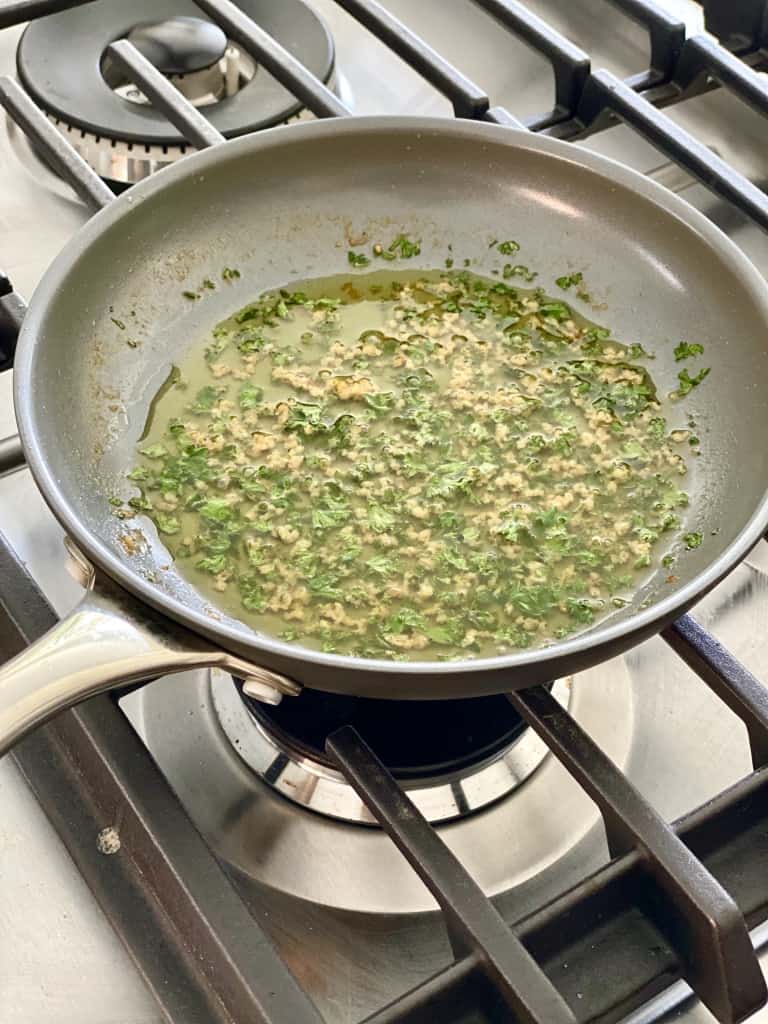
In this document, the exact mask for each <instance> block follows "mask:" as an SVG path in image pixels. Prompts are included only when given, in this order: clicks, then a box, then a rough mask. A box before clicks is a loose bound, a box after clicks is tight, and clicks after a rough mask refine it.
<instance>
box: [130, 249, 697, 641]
mask: <svg viewBox="0 0 768 1024" xmlns="http://www.w3.org/2000/svg"><path fill="white" fill-rule="evenodd" d="M494 246H495V249H496V251H498V252H500V253H502V254H504V255H511V254H512V253H514V252H516V251H517V248H518V247H517V243H516V242H512V241H507V242H498V241H496V240H494ZM419 251H420V242H418V241H415V240H412V239H410V238H408V236H406V235H397V236H396V237H395V238H394V239H393V240H392V242H391V243H390V244H389V245H388V246H386V248H385V247H384V246H383V245H380V244H377V245H374V246H372V248H371V249H370V250H368V251H366V252H361V251H359V250H349V254H348V257H347V258H348V261H349V266H350V267H354V268H355V269H360V270H364V269H365V268H366V267H368V266H369V265H371V266H373V265H375V266H377V267H378V268H380V269H378V270H377V271H376V272H375V273H373V274H372V273H370V272H369V273H359V274H357V273H356V274H354V275H352V274H350V273H349V272H348V273H347V275H346V276H345V277H343V278H337V279H332V280H328V281H326V282H319V281H309V282H307V283H306V284H304V285H302V286H298V287H295V288H291V287H287V288H282V289H278V290H275V291H272V292H268V293H265V294H263V295H261V296H259V297H257V298H256V299H255V301H253V302H251V303H249V304H248V305H247V306H244V307H243V308H242V309H240V310H237V311H236V312H235V313H233V315H232V316H230V317H228V318H227V319H226V320H224V321H222V322H221V323H220V324H218V325H217V326H216V327H215V328H214V329H213V331H212V332H211V334H210V336H209V337H207V338H205V339H201V344H200V347H199V349H198V350H196V351H194V352H193V353H192V355H191V356H190V358H189V360H188V361H187V362H186V363H185V364H184V366H183V367H182V369H181V370H179V369H178V368H176V369H174V371H173V372H172V374H171V375H169V377H168V379H167V380H166V382H165V384H164V386H163V389H162V391H161V393H159V394H158V396H157V398H156V400H155V402H154V403H153V418H152V421H151V424H150V429H149V431H148V433H147V437H146V440H145V441H143V442H142V444H141V445H140V447H139V451H138V453H137V460H136V463H135V465H134V466H133V467H132V468H131V469H130V472H129V473H128V478H129V481H130V484H128V483H126V487H129V488H130V490H132V491H133V494H132V496H131V497H130V498H128V499H127V500H123V499H121V498H118V497H115V498H113V499H111V501H110V505H111V511H112V514H113V515H115V516H116V517H118V518H121V519H122V518H128V517H131V516H140V515H147V516H149V517H150V518H151V519H152V521H153V522H154V523H155V525H156V527H157V530H158V532H159V535H160V537H161V539H162V542H163V543H164V544H165V545H166V547H167V548H168V550H169V552H170V554H171V555H172V557H173V558H174V559H175V561H176V563H177V565H178V568H179V570H180V571H181V572H183V573H187V574H188V575H189V577H190V579H191V581H192V582H193V583H194V585H195V586H197V587H198V588H199V589H200V590H201V591H202V592H203V593H204V595H205V596H206V598H207V599H208V600H209V601H211V603H212V604H213V605H216V606H219V607H220V608H221V609H222V611H224V612H227V613H229V614H231V615H234V616H235V617H240V618H242V619H243V620H244V621H246V622H247V623H249V624H251V625H253V626H254V628H256V629H258V630H260V631H264V632H266V633H267V634H270V635H276V636H283V637H285V638H289V639H290V641H291V642H294V643H297V644H302V645H306V646H309V647H312V648H316V649H321V650H324V651H332V652H336V653H340V654H351V655H355V656H358V657H374V658H384V659H387V660H390V661H394V660H402V659H419V660H432V659H438V660H445V659H452V658H461V659H463V658H472V657H479V656H488V655H496V654H503V653H506V652H509V651H514V650H520V649H523V648H526V647H532V646H540V645H546V644H550V643H552V642H555V641H558V640H561V639H563V638H565V637H568V636H571V635H573V634H574V633H577V632H579V631H583V630H586V629H589V628H591V627H592V626H594V625H595V624H596V623H598V622H599V621H600V620H601V619H602V618H604V617H605V616H606V615H611V614H618V613H619V612H620V610H621V609H622V608H624V607H626V605H627V603H628V602H629V601H630V599H631V595H632V594H633V592H634V591H635V590H636V589H637V588H638V587H639V586H640V584H641V583H642V582H643V581H644V579H645V578H646V577H647V576H648V574H649V573H650V572H652V571H653V570H654V569H656V570H660V569H662V568H664V569H668V568H669V566H670V565H671V564H672V561H670V559H673V555H671V554H664V552H669V551H670V548H672V550H675V547H676V546H677V547H680V548H682V547H688V548H691V547H696V546H698V544H700V543H701V535H700V534H691V533H684V530H685V529H686V526H685V525H684V519H685V516H686V511H685V510H686V506H687V504H688V496H687V494H686V492H685V490H682V489H681V487H682V485H683V484H684V480H683V477H684V476H685V474H686V472H687V463H686V458H687V459H689V460H690V462H691V463H692V464H693V463H694V462H695V455H696V452H697V451H698V449H697V448H695V449H694V450H692V449H691V443H693V442H694V441H696V438H695V436H694V435H693V434H692V431H691V430H690V429H688V430H682V429H681V427H680V424H679V417H680V413H679V412H678V413H677V414H676V410H675V407H674V406H667V404H666V402H665V401H663V400H662V398H661V397H660V396H659V395H658V393H657V390H656V387H655V385H654V381H653V379H652V378H651V376H650V374H649V372H648V370H647V369H646V368H645V366H644V365H643V364H642V363H640V362H638V360H645V359H647V358H649V357H648V355H647V353H646V352H645V350H644V349H643V348H642V347H641V346H640V345H638V344H636V343H635V344H623V343H622V342H621V341H619V340H618V339H615V338H613V337H612V336H611V334H610V332H609V331H608V330H606V329H604V328H602V327H598V326H597V325H595V324H591V323H589V322H588V321H586V320H585V319H584V318H583V317H581V316H580V314H578V313H577V312H576V311H575V310H574V309H573V308H572V307H571V306H570V305H569V303H568V302H564V301H563V300H562V298H555V297H552V296H548V295H547V294H545V293H544V292H543V291H542V290H541V289H534V288H532V287H530V283H531V281H532V280H533V278H534V277H535V272H534V271H532V270H529V269H528V268H527V267H525V266H522V265H513V264H512V263H511V262H510V263H507V264H504V267H503V269H502V271H501V274H500V275H498V276H496V277H491V278H489V279H485V278H481V277H478V276H477V275H475V274H473V273H471V272H470V271H469V270H467V269H463V270H454V269H453V268H452V267H446V269H445V270H443V271H431V272H428V273H426V272H420V271H418V270H412V269H409V268H407V267H402V266H398V268H397V273H393V272H392V271H393V270H394V269H395V268H394V266H391V264H393V263H394V261H395V260H398V261H399V260H407V259H409V258H411V257H413V256H416V255H418V253H419ZM369 252H370V256H369ZM377 258H378V261H377ZM453 259H454V257H453V256H450V257H449V260H453ZM459 261H460V257H458V258H457V260H456V262H457V263H459ZM467 262H469V261H467ZM238 276H239V272H236V271H234V270H233V271H231V273H229V274H227V273H226V270H225V271H223V272H222V279H223V280H225V281H227V280H230V281H231V280H233V279H234V278H236V277H238ZM566 277H567V280H566V278H562V279H558V286H559V287H560V288H561V289H562V291H567V290H568V289H573V288H575V289H576V294H577V295H580V292H579V290H578V289H579V286H580V284H581V278H580V275H577V274H572V275H567V276H566ZM201 288H203V289H205V288H208V285H207V284H206V283H205V282H204V283H203V285H202V286H201ZM562 291H561V294H562ZM692 354H696V355H698V354H700V353H698V352H694V353H692ZM706 373H707V371H705V370H700V371H698V373H696V374H695V375H690V374H688V373H687V371H685V370H683V371H682V372H681V373H680V375H679V381H680V391H681V392H685V390H686V389H687V390H690V389H691V388H692V387H694V386H696V384H698V383H699V382H700V381H701V380H703V379H704V377H705V376H706ZM689 426H690V425H689ZM685 441H688V442H689V443H688V444H686V443H684V442H685ZM137 491H138V493H136V492H137ZM662 555H663V558H662ZM670 579H671V577H670Z"/></svg>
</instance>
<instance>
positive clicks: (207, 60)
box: [125, 17, 227, 75]
mask: <svg viewBox="0 0 768 1024" xmlns="http://www.w3.org/2000/svg"><path fill="white" fill-rule="evenodd" d="M125 38H126V39H128V40H129V41H130V42H131V43H133V45H134V46H135V47H136V49H137V50H140V51H141V53H142V54H143V55H144V56H145V57H146V58H147V60H148V61H149V62H150V63H151V64H154V66H155V67H156V68H157V69H158V71H162V72H163V74H164V75H187V74H190V73H192V72H194V71H202V70H203V69H204V68H209V67H211V66H212V65H213V64H215V63H216V61H218V60H221V58H222V57H223V56H224V52H225V50H226V48H227V37H226V35H225V34H224V32H223V31H222V30H221V29H220V28H219V26H218V25H214V24H213V23H212V22H210V21H205V20H204V19H202V18H184V17H177V18H168V19H167V20H165V21H158V22H155V23H153V24H146V23H145V24H143V25H136V26H135V27H134V28H132V29H131V31H130V32H128V34H127V35H126V36H125Z"/></svg>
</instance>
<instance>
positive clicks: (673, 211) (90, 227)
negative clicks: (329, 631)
mask: <svg viewBox="0 0 768 1024" xmlns="http://www.w3.org/2000/svg"><path fill="white" fill-rule="evenodd" d="M393 131H399V132H408V133H412V134H417V133H419V134H422V135H424V134H428V133H429V134H433V133H434V134H439V135H446V134H448V135H454V136H456V137H458V138H461V137H466V138H467V139H471V140H472V141H473V142H475V143H476V142H478V141H482V139H483V138H486V139H488V140H489V141H492V142H494V143H497V142H503V144H505V145H508V146H510V147H511V148H524V149H531V150H535V151H538V152H540V153H543V154H544V155H552V156H555V157H557V158H559V159H565V160H567V161H569V162H571V163H573V164H574V165H576V166H578V167H579V168H581V169H582V170H586V171H588V172H591V173H594V174H597V175H598V176H599V177H603V178H606V179H607V180H608V181H610V183H611V184H612V185H615V186H618V187H621V188H624V189H626V190H628V191H630V192H632V193H634V194H640V195H641V196H643V197H645V198H647V199H648V200H650V201H651V202H653V203H654V204H655V205H656V206H658V207H660V208H661V209H662V210H663V212H664V213H665V214H666V215H668V216H669V217H670V218H672V219H678V220H680V221H682V222H683V223H684V224H686V225H687V226H688V227H689V228H691V229H692V230H693V231H695V232H696V233H697V234H698V235H699V236H700V237H701V238H702V242H703V244H706V245H707V246H708V248H710V249H712V250H715V251H716V253H717V254H718V255H719V257H720V258H721V260H722V261H723V263H724V264H726V265H728V266H730V267H731V268H732V269H733V270H734V271H735V272H736V273H737V275H738V277H739V279H740V281H741V282H742V283H743V284H744V285H745V287H746V288H747V289H748V290H749V292H750V293H751V297H752V298H753V301H754V303H755V306H756V308H758V310H760V309H762V312H763V313H764V315H765V319H766V323H767V324H768V282H766V281H765V279H764V278H763V276H762V275H761V274H760V272H759V271H758V270H757V268H756V267H755V266H754V264H753V263H752V262H751V261H750V260H749V258H748V257H747V256H746V255H745V254H744V253H743V252H742V251H741V249H739V247H738V246H737V245H736V244H735V243H734V242H732V241H731V239H729V238H728V237H727V235H725V234H724V233H723V232H722V231H721V230H720V229H719V228H718V227H716V225H714V224H713V223H712V222H711V221H710V220H709V219H708V218H707V217H706V216H705V215H704V214H702V213H700V212H699V211H698V210H696V209H695V208H694V207H692V206H691V205H690V204H689V203H688V202H687V201H686V200H684V199H682V198H681V197H679V196H677V195H676V194H674V193H672V192H669V191H668V190H667V189H665V188H664V187H663V186H662V185H659V184H657V183H656V182H654V181H651V180H650V179H648V178H646V177H645V176H644V175H643V174H641V173H639V172H637V171H635V170H633V169H632V168H629V167H626V166H625V165H623V164H621V163H619V162H618V161H616V160H613V159H610V158H608V157H605V156H602V155H601V154H597V153H593V152H591V151H589V150H584V149H581V148H579V149H576V148H575V147H574V146H573V144H571V143H568V142H565V141H562V140H559V139H553V138H550V137H548V136H539V135H534V134H533V133H531V132H528V131H527V130H525V129H519V128H513V127H508V126H500V125H494V124H489V123H478V122H473V121H462V120H456V119H448V118H439V117H422V116H410V115H398V116H390V115H386V116H382V115H378V116H373V115H369V116H359V117H345V118H343V119H340V118H333V119H327V120H318V121H312V122H304V123H299V124H294V125H281V126H278V127H275V128H270V129H266V130H264V131H261V132H257V133H253V134H251V135H247V136H242V137H240V138H238V139H233V140H230V141H227V142H225V143H222V144H220V145H217V146H214V147H211V148H210V149H207V150H204V151H202V152H199V153H195V154H192V155H190V156H188V157H185V158H184V159H183V160H181V161H179V162H178V163H176V164H173V165H171V166H169V167H167V168H164V169H163V170H161V171H159V172H157V173H156V174H154V175H152V176H150V177H149V178H146V179H145V180H144V181H142V182H141V183H139V184H138V185H135V186H133V187H132V188H131V189H130V190H128V191H127V192H126V193H124V194H123V195H121V196H117V197H116V198H115V199H114V200H112V201H111V202H110V203H109V204H108V205H107V206H106V207H105V208H103V209H102V210H100V211H98V212H97V213H96V214H94V216H93V217H91V219H90V220H89V221H88V222H87V223H86V224H85V225H84V226H83V227H82V228H81V229H80V230H79V231H78V232H77V233H76V234H75V235H74V236H73V237H72V238H71V239H70V240H69V241H68V243H67V244H66V246H65V247H64V248H63V249H62V251H61V252H60V253H59V254H58V255H57V257H56V258H55V259H54V261H53V262H52V263H51V265H50V266H49V267H48V269H47V270H46V272H45V274H44V275H43V277H42V278H41V280H40V282H39V284H38V286H37V288H36V289H35V292H34V294H33V296H32V300H31V302H30V304H29V308H28V311H27V313H26V315H25V317H24V321H23V324H22V329H21V332H20V334H19V339H18V345H17V353H16V360H15V367H14V405H15V411H16V417H17V421H18V426H19V433H20V436H21V441H22V445H23V448H24V452H25V455H26V459H27V464H28V466H29V468H30V471H31V473H32V476H33V478H34V481H35V484H36V486H37V487H38V488H39V490H40V492H41V494H42V495H43V498H44V499H45V501H46V503H47V504H48V506H49V507H50V508H51V510H52V512H53V513H54V515H55V516H56V518H57V519H58V521H59V522H60V524H61V525H62V526H63V527H64V529H65V530H66V532H67V533H68V534H69V536H70V537H71V538H72V540H73V541H75V543H76V544H77V545H78V546H79V547H80V548H81V549H82V551H83V553H84V554H85V555H86V556H87V557H88V558H89V559H90V560H91V561H92V562H93V564H94V565H95V566H96V567H97V568H98V569H100V570H101V571H102V572H104V573H105V574H106V575H107V576H109V577H110V578H111V579H113V580H114V581H116V582H117V583H118V584H120V586H122V587H124V588H125V589H126V590H127V591H128V592H129V593H130V594H132V595H133V596H134V597H136V598H137V599H138V600H139V601H141V602H142V603H145V604H147V605H149V606H150V607H151V608H154V609H155V610H157V611H159V612H161V613H163V614H164V615H166V616H167V617H168V618H170V619H172V620H173V621H176V622H179V623H181V624H182V625H184V626H186V627H187V628H189V629H190V630H192V632H194V633H196V634H198V635H203V636H207V637H208V638H209V639H213V640H214V642H215V643H217V644H219V645H220V646H221V647H222V648H224V649H225V650H230V651H237V652H238V653H240V654H242V652H243V651H244V650H245V651H247V652H248V653H247V654H246V655H245V656H246V657H248V658H249V660H253V661H254V662H255V663H258V660H259V655H260V654H268V655H273V656H277V657H278V658H280V659H283V660H284V659H290V660H293V661H297V662H301V663H302V664H304V665H306V666H311V665H317V666H322V667H324V668H325V669H334V668H335V669H338V670H339V671H340V673H341V674H342V675H347V674H349V673H350V672H351V671H352V672H359V673H366V674H367V673H373V674H382V675H383V674H394V673H396V674H397V675H398V676H413V677H417V676H422V675H437V676H442V677H445V676H456V675H460V674H464V673H466V674H467V675H469V676H475V675H478V674H479V675H482V674H487V673H493V674H494V675H496V676H498V675H500V674H501V673H506V672H509V673H510V675H511V676H512V675H514V673H515V671H516V670H517V669H524V668H526V667H530V666H533V665H538V664H541V663H551V664H553V665H556V664H559V663H563V662H567V661H568V660H569V659H574V660H576V661H578V660H579V657H580V656H581V658H582V660H583V659H584V656H585V655H587V654H588V652H590V651H594V652H595V654H597V652H598V651H599V650H601V649H603V648H611V647H615V648H616V650H618V649H621V650H624V649H626V648H628V647H629V646H630V645H631V644H632V642H633V637H635V636H638V637H643V636H645V635H648V634H650V633H652V632H654V631H655V630H654V627H655V626H657V625H658V627H659V628H662V627H663V625H665V624H666V623H668V622H670V621H672V620H673V619H675V618H676V617H677V616H678V615H680V614H683V613H684V612H685V611H686V610H687V609H688V608H690V607H691V605H693V604H694V603H695V602H696V601H697V600H698V599H699V598H700V597H702V596H703V595H704V594H706V593H707V591H708V590H710V589H711V588H712V587H713V586H715V584H717V583H718V582H719V581H720V580H721V579H722V578H723V577H724V576H726V575H727V574H728V573H729V572H730V571H732V570H733V569H734V568H735V567H736V566H737V565H738V564H739V562H741V560H742V559H743V558H744V557H745V556H746V555H747V553H748V552H749V550H750V549H751V548H752V547H753V546H754V545H755V544H756V543H757V542H758V541H759V540H760V538H761V537H762V536H763V534H764V533H765V532H766V529H767V528H768V486H766V490H765V491H764V492H763V497H762V499H761V501H760V502H759V503H758V505H757V507H756V508H755V510H754V512H753V513H752V515H751V516H750V518H749V520H748V521H747V522H746V523H745V525H744V527H743V528H742V530H741V531H740V533H739V534H738V535H737V536H736V537H735V538H734V540H733V541H732V542H731V544H729V545H728V547H727V548H726V549H725V550H724V551H722V552H721V553H720V554H719V555H718V557H717V558H716V559H714V561H712V562H711V563H709V565H708V566H707V567H706V568H705V569H703V570H702V571H701V572H699V573H697V574H696V575H695V576H694V577H693V578H692V579H691V580H689V581H688V582H687V583H686V584H685V585H684V586H682V587H681V588H680V589H679V590H677V591H676V592H675V593H674V594H670V595H669V596H668V597H665V598H663V599H662V600H660V601H655V602H654V603H653V604H651V605H650V606H649V607H648V608H646V609H642V610H640V611H638V612H636V613H635V614H633V615H631V616H629V617H627V618H626V619H622V620H620V621H618V622H615V623H613V624H611V623H610V620H608V621H607V622H606V624H604V625H598V626H596V627H594V628H593V629H590V630H588V631H586V632H584V633H580V634H577V635H576V636H574V637H571V638H570V639H565V640H562V641H558V642H557V643H553V644H551V645H549V646H547V647H535V648H530V649H528V650H522V651H518V652H514V653H511V654H504V655H495V656H493V657H485V658H477V659H466V660H457V661H413V662H409V661H394V660H386V659H367V658H358V657H353V656H351V655H341V654H331V653H326V652H323V651H316V650H313V649H311V648H308V647H302V646H299V645H294V644H291V643H288V642H286V641H282V640H279V639H277V638H276V637H270V636H268V635H262V634H258V633H256V632H253V633H252V634H251V635H249V633H248V631H247V630H248V627H247V626H246V625H245V624H244V623H243V628H242V629H238V628H236V627H235V626H231V625H229V624H225V623H218V622H216V621H215V620H213V619H211V618H210V617H208V616H206V615H205V614H204V613H202V612H198V611H196V610H194V609H192V608H190V607H188V606H186V605H185V604H184V603H183V602H182V601H181V600H180V599H178V598H177V597H175V596H173V595H171V594H168V593H166V592H165V591H162V590H160V589H159V588H156V587H154V586H153V585H152V584H151V583H150V582H149V581H147V580H145V579H143V578H142V577H141V576H140V575H139V574H138V573H137V572H135V571H133V570H132V569H131V568H130V566H129V565H127V564H126V563H125V562H123V561H122V560H121V559H120V558H119V557H118V556H117V555H116V554H115V553H113V552H112V551H111V549H110V548H109V547H108V546H107V544H106V543H105V542H104V541H103V540H102V539H101V538H100V537H99V536H98V535H97V534H94V533H91V531H90V530H88V529H87V528H86V527H85V525H84V524H83V523H82V522H81V521H80V519H79V517H78V515H77V512H76V510H75V509H74V508H73V507H72V506H71V505H70V503H69V502H68V501H67V500H66V499H65V497H64V495H63V493H62V492H61V490H60V489H59V486H58V484H57V482H56V479H55V477H54V474H53V473H52V472H51V469H50V468H49V465H48V464H47V462H46V460H45V458H44V456H43V452H42V448H41V445H40V444H39V441H38V436H37V428H36V420H37V414H36V411H35V405H34V400H33V398H32V396H33V394H34V388H33V387H32V382H33V380H34V372H33V366H34V356H35V351H36V339H37V337H38V335H39V333H40V329H41V327H42V325H43V324H44V323H45V320H46V315H47V310H48V308H49V304H50V302H51V300H52V298H53V297H54V295H55V293H56V292H57V291H58V290H59V289H60V288H61V286H62V284H63V282H65V281H66V279H67V276H68V274H69V273H70V271H71V269H72V266H73V265H74V264H75V263H76V262H77V260H78V258H79V255H80V252H81V250H82V249H83V248H84V247H87V246H88V245H89V244H91V243H92V242H93V241H94V240H95V239H97V238H98V237H100V236H101V235H102V234H103V233H104V232H105V231H106V230H108V229H109V227H111V225H112V224H113V223H114V222H116V221H118V220H120V219H122V218H123V217H125V216H130V213H131V212H132V211H134V210H136V209H138V208H139V206H140V205H141V202H142V201H143V200H145V199H147V198H149V197H150V196H154V195H155V194H156V193H158V192H162V191H164V190H165V189H167V188H169V187H171V186H172V185H173V184H174V183H175V182H176V181H178V180H183V179H185V178H188V177H191V176H195V175H197V174H199V173H200V172H201V171H203V170H205V169H206V168H207V167H209V166H211V167H213V166H215V164H216V163H217V162H218V160H219V158H220V157H219V153H220V151H221V150H226V151H227V152H228V153H230V154H231V156H232V157H233V158H235V157H236V156H237V155H238V154H239V153H243V152H258V151H262V150H267V149H270V148H272V147H275V146H283V145H291V144H292V143H293V142H294V138H295V139H296V141H298V140H299V139H306V138H307V137H308V136H309V137H312V136H318V137H321V138H322V137H325V136H329V135H338V134H339V133H341V134H344V135H347V134H352V135H354V134H358V135H360V134H366V133H370V132H383V133H387V132H389V133H391V132H393ZM299 133H300V134H299ZM129 197H130V198H129ZM598 660H599V658H598V657H595V658H594V661H598ZM467 689H468V690H471V684H470V685H469V686H468V687H467ZM414 696H422V694H415V695H414ZM435 696H439V694H435Z"/></svg>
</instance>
